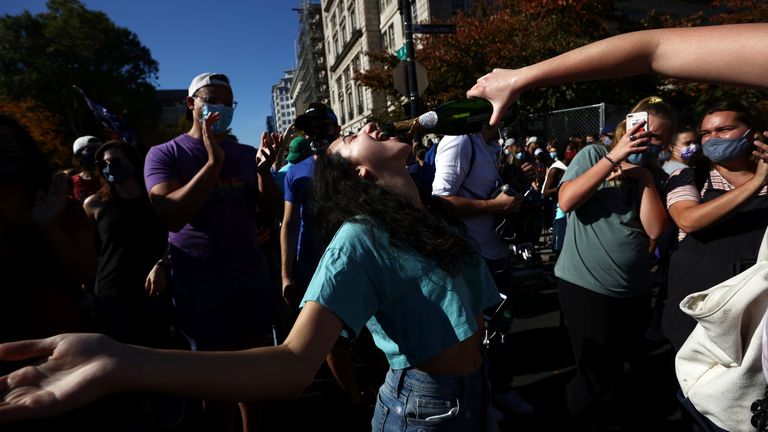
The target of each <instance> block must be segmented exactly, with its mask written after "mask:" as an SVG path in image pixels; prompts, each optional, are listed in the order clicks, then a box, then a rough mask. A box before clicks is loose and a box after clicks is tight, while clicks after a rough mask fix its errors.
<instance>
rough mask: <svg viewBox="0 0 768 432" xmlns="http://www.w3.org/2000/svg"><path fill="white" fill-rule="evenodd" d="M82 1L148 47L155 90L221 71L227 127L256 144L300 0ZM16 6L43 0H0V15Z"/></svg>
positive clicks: (289, 50) (292, 56) (289, 59)
mask: <svg viewBox="0 0 768 432" xmlns="http://www.w3.org/2000/svg"><path fill="white" fill-rule="evenodd" d="M81 1H82V3H83V4H85V6H86V7H87V8H88V9H91V10H100V11H102V12H104V13H106V14H107V15H108V16H109V17H110V19H112V21H113V22H115V23H116V24H117V25H119V26H121V27H125V28H127V29H129V30H131V31H133V32H134V33H136V35H137V36H138V37H139V39H140V40H141V42H142V43H143V44H144V46H146V47H147V48H149V49H150V51H151V52H152V57H153V58H154V59H155V60H156V61H157V62H158V63H159V66H160V72H159V74H158V79H157V82H155V86H156V87H157V88H158V89H186V88H187V87H188V86H189V82H190V81H191V80H192V78H193V77H194V76H195V75H197V74H198V73H201V72H222V73H225V74H227V75H228V76H229V78H230V80H231V81H232V86H233V88H234V91H235V100H237V101H238V105H237V110H236V112H235V117H234V120H233V121H232V129H233V131H234V133H235V134H236V135H237V136H238V137H239V138H240V140H241V141H242V142H244V143H248V144H253V145H258V142H259V139H260V137H261V132H262V131H263V130H264V128H265V121H266V117H267V116H268V115H270V113H271V90H272V85H273V84H276V83H277V82H278V80H279V79H280V78H281V77H282V76H283V72H284V71H285V70H288V69H293V68H294V67H295V64H296V53H295V41H296V38H297V36H298V28H299V16H298V13H296V12H295V11H293V10H292V8H296V7H298V6H299V3H300V2H299V0H217V1H213V2H212V1H201V0H128V1H122V0H81ZM23 10H28V11H30V12H32V13H39V12H43V11H45V10H46V8H45V0H0V14H10V15H15V14H18V13H20V12H21V11H23ZM93 99H94V100H96V101H97V102H99V100H98V97H93ZM102 103H104V102H102ZM104 104H105V105H107V108H109V106H108V105H109V104H107V103H104ZM153 144H154V143H153Z"/></svg>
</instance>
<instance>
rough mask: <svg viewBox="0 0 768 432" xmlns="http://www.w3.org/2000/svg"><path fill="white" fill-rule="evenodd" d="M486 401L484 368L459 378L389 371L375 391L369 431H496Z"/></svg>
mask: <svg viewBox="0 0 768 432" xmlns="http://www.w3.org/2000/svg"><path fill="white" fill-rule="evenodd" d="M489 398H490V386H489V383H488V376H487V372H486V367H485V366H483V367H482V368H481V369H480V370H478V371H476V372H473V373H470V374H463V375H436V374H429V373H426V372H421V371H418V370H416V369H413V368H406V369H398V370H394V369H390V370H389V372H388V373H387V376H386V378H385V380H384V384H383V385H382V386H381V388H380V389H379V395H378V400H377V401H376V409H375V411H374V413H373V420H372V421H371V430H372V432H377V431H386V432H395V431H397V432H400V431H424V432H429V431H456V432H464V431H487V432H491V431H496V422H495V421H494V420H493V418H490V417H489V416H488V409H489V406H490V404H489ZM489 419H490V421H489Z"/></svg>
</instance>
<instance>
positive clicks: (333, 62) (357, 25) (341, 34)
mask: <svg viewBox="0 0 768 432" xmlns="http://www.w3.org/2000/svg"><path fill="white" fill-rule="evenodd" d="M406 1H407V0H406ZM397 3H398V0H322V2H321V6H322V14H323V25H324V30H325V55H326V59H327V61H328V80H329V81H328V85H329V87H330V99H331V106H332V107H333V110H334V111H335V112H336V115H337V116H338V117H339V123H340V124H341V127H342V131H343V132H355V131H357V130H358V129H360V128H361V127H362V126H363V125H364V124H365V121H366V120H367V119H368V117H369V116H370V115H371V114H373V113H375V112H384V111H386V110H387V108H388V107H387V99H386V96H385V95H384V93H383V92H373V91H371V90H370V89H368V88H366V87H363V86H361V85H358V83H357V82H356V81H355V80H354V75H355V72H356V71H358V70H361V69H362V70H365V69H368V67H369V59H368V56H367V55H366V52H370V51H378V50H382V49H385V50H388V51H391V52H395V51H397V49H398V48H400V47H401V46H402V45H403V42H404V40H405V38H404V37H403V21H402V18H401V17H400V13H399V11H398V10H397ZM469 5H470V0H451V1H446V0H415V1H414V2H413V6H412V8H413V17H414V18H413V22H414V23H429V22H431V21H432V20H435V19H439V20H445V19H448V18H450V17H451V16H452V15H453V14H454V13H456V12H457V11H459V10H467V9H468V8H469Z"/></svg>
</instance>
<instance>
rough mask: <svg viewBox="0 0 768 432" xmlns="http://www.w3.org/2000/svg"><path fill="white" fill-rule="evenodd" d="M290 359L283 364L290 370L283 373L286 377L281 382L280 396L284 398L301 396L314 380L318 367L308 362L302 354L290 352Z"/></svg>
mask: <svg viewBox="0 0 768 432" xmlns="http://www.w3.org/2000/svg"><path fill="white" fill-rule="evenodd" d="M290 357H291V358H290V360H287V362H286V364H285V366H288V367H289V368H290V369H291V370H290V373H288V374H285V376H286V379H285V381H284V382H283V385H282V389H281V393H282V394H280V396H281V397H284V398H286V399H292V398H296V397H299V396H301V394H302V393H304V390H306V389H307V388H308V387H309V386H310V385H312V383H313V382H314V380H315V374H316V373H317V370H318V369H319V366H318V367H313V365H311V364H308V363H307V362H306V361H305V360H304V359H302V356H301V355H299V354H297V353H291V354H290Z"/></svg>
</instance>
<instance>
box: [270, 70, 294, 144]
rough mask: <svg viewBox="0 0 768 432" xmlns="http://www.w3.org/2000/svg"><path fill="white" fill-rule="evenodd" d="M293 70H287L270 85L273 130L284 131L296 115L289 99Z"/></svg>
mask: <svg viewBox="0 0 768 432" xmlns="http://www.w3.org/2000/svg"><path fill="white" fill-rule="evenodd" d="M294 73H295V71H293V70H287V71H285V73H284V74H283V77H282V78H281V79H280V82H278V83H277V84H275V85H273V86H272V118H273V119H274V131H275V132H278V133H279V132H285V131H286V130H288V127H290V126H291V124H292V123H293V119H294V118H295V117H296V110H295V109H294V106H293V101H292V100H291V83H292V82H293V76H294Z"/></svg>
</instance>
